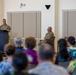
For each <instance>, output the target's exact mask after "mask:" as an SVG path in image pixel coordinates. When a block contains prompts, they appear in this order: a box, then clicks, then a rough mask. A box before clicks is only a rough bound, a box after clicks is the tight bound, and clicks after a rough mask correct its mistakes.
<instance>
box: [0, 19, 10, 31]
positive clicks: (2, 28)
mask: <svg viewBox="0 0 76 75" xmlns="http://www.w3.org/2000/svg"><path fill="white" fill-rule="evenodd" d="M0 30H7V31H10V30H11V27H10V26H8V25H7V24H6V19H3V25H1V26H0Z"/></svg>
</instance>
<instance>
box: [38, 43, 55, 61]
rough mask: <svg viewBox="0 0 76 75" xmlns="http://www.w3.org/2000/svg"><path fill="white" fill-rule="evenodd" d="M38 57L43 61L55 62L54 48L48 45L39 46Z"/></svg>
mask: <svg viewBox="0 0 76 75" xmlns="http://www.w3.org/2000/svg"><path fill="white" fill-rule="evenodd" d="M38 57H39V59H40V60H41V61H47V60H51V61H54V59H53V57H54V48H53V46H51V45H49V44H48V43H43V44H41V46H39V52H38Z"/></svg>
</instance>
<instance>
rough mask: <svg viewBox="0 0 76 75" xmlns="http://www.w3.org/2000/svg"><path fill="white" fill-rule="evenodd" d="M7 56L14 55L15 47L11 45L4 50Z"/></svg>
mask: <svg viewBox="0 0 76 75" xmlns="http://www.w3.org/2000/svg"><path fill="white" fill-rule="evenodd" d="M5 53H6V55H7V56H13V55H14V54H15V47H14V46H13V45H8V46H7V47H6V49H5Z"/></svg>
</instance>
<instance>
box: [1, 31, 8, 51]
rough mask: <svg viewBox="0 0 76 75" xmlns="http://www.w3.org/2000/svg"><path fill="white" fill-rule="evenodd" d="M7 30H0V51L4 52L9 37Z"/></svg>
mask: <svg viewBox="0 0 76 75" xmlns="http://www.w3.org/2000/svg"><path fill="white" fill-rule="evenodd" d="M8 33H9V32H8V31H7V30H0V51H1V52H4V46H5V44H7V43H8V42H9V35H8Z"/></svg>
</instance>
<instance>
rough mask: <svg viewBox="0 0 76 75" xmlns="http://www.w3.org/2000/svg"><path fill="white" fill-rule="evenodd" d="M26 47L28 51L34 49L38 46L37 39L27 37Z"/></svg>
mask: <svg viewBox="0 0 76 75" xmlns="http://www.w3.org/2000/svg"><path fill="white" fill-rule="evenodd" d="M25 46H26V48H28V49H33V48H35V46H36V39H35V38H34V37H27V38H26V39H25Z"/></svg>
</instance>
